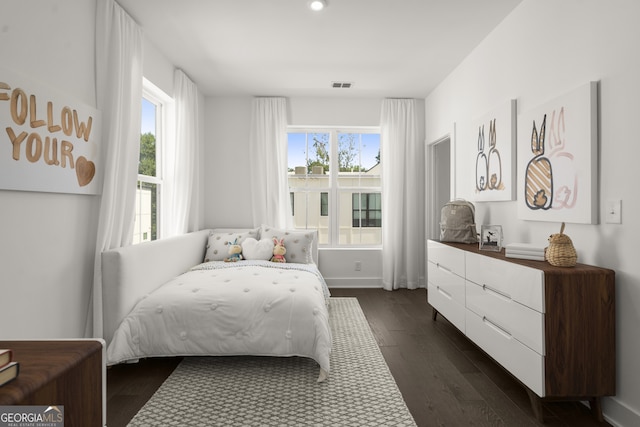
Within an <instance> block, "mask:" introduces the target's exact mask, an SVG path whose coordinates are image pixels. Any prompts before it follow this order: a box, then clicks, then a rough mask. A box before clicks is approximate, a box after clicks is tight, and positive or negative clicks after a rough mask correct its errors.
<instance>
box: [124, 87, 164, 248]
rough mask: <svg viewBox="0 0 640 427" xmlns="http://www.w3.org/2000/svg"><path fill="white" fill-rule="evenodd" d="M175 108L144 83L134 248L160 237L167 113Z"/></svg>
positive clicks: (162, 94) (153, 88)
mask: <svg viewBox="0 0 640 427" xmlns="http://www.w3.org/2000/svg"><path fill="white" fill-rule="evenodd" d="M171 105H172V102H171V98H170V97H169V96H168V95H167V94H166V93H164V92H163V91H161V90H160V89H159V88H157V87H156V86H155V85H153V84H152V83H151V82H149V81H148V80H146V79H144V80H143V90H142V120H141V128H140V160H139V162H138V181H137V184H136V187H137V190H136V213H135V221H134V228H133V243H134V244H135V243H141V242H147V241H151V240H156V239H158V238H159V237H160V235H159V233H160V221H161V220H162V218H161V215H160V212H161V211H160V206H161V203H162V152H163V150H162V147H163V144H164V141H165V135H166V133H167V132H166V129H167V126H166V125H167V110H168V109H169V108H171Z"/></svg>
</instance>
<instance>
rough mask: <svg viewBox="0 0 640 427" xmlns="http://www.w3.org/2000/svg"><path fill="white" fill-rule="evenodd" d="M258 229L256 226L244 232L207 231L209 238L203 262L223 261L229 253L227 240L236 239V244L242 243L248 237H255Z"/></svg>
mask: <svg viewBox="0 0 640 427" xmlns="http://www.w3.org/2000/svg"><path fill="white" fill-rule="evenodd" d="M259 230H260V229H259V228H256V229H254V230H247V231H244V232H232V231H230V232H224V233H216V232H214V231H211V232H210V233H209V240H208V241H207V252H206V254H205V256H204V262H209V261H224V259H225V258H227V256H228V254H229V246H228V245H229V242H233V241H234V240H235V239H238V241H237V244H239V245H242V242H243V241H244V240H245V239H247V238H249V237H252V238H254V239H255V238H257V237H258V231H259Z"/></svg>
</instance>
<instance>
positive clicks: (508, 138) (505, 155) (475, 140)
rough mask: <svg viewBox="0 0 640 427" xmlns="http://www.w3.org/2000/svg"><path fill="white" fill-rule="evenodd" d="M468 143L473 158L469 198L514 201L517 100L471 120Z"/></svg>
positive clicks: (479, 200)
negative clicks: (471, 187) (469, 141)
mask: <svg viewBox="0 0 640 427" xmlns="http://www.w3.org/2000/svg"><path fill="white" fill-rule="evenodd" d="M471 141H472V145H471V147H472V148H470V149H471V150H473V152H474V154H475V155H474V156H473V164H472V165H470V167H471V168H472V171H473V173H472V176H473V177H474V182H473V183H472V184H471V185H472V186H473V190H472V191H471V192H470V194H471V197H470V199H471V200H473V201H476V202H483V201H501V200H515V195H516V191H515V189H516V182H515V177H516V176H515V160H516V157H515V154H516V151H515V147H516V145H515V144H516V100H515V99H514V100H511V101H509V102H505V103H504V104H503V105H501V106H500V107H498V108H496V109H494V110H492V111H490V112H488V113H486V114H484V115H482V116H481V117H479V118H477V119H475V120H473V125H472V136H471Z"/></svg>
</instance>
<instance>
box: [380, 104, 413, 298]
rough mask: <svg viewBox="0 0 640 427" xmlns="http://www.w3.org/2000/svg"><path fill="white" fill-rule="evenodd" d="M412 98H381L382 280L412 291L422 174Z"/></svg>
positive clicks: (388, 284) (393, 287) (395, 286)
mask: <svg viewBox="0 0 640 427" xmlns="http://www.w3.org/2000/svg"><path fill="white" fill-rule="evenodd" d="M418 135H419V131H418V117H417V111H416V105H415V100H413V99H385V100H384V101H383V103H382V114H381V135H380V137H381V155H382V164H383V171H382V192H383V194H382V284H383V287H384V289H386V290H393V289H398V288H408V289H416V288H418V287H419V285H420V277H421V274H422V273H421V272H422V265H423V263H424V250H423V243H424V238H423V234H424V233H423V232H422V230H424V226H423V221H424V215H423V207H422V202H421V201H422V200H423V197H422V194H421V191H422V188H423V187H422V185H421V183H420V180H421V178H420V177H421V176H422V174H421V173H420V169H419V168H420V167H421V164H422V156H421V155H420V147H419V144H420V141H418Z"/></svg>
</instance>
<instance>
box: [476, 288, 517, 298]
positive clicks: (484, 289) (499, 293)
mask: <svg viewBox="0 0 640 427" xmlns="http://www.w3.org/2000/svg"><path fill="white" fill-rule="evenodd" d="M482 290H483V291H489V292H493V293H494V294H496V295H498V296H501V297H502V298H505V299H508V300H511V295H509V294H507V293H504V292H501V291H499V290H497V289H494V288H492V287H491V286H487V285H482Z"/></svg>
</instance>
